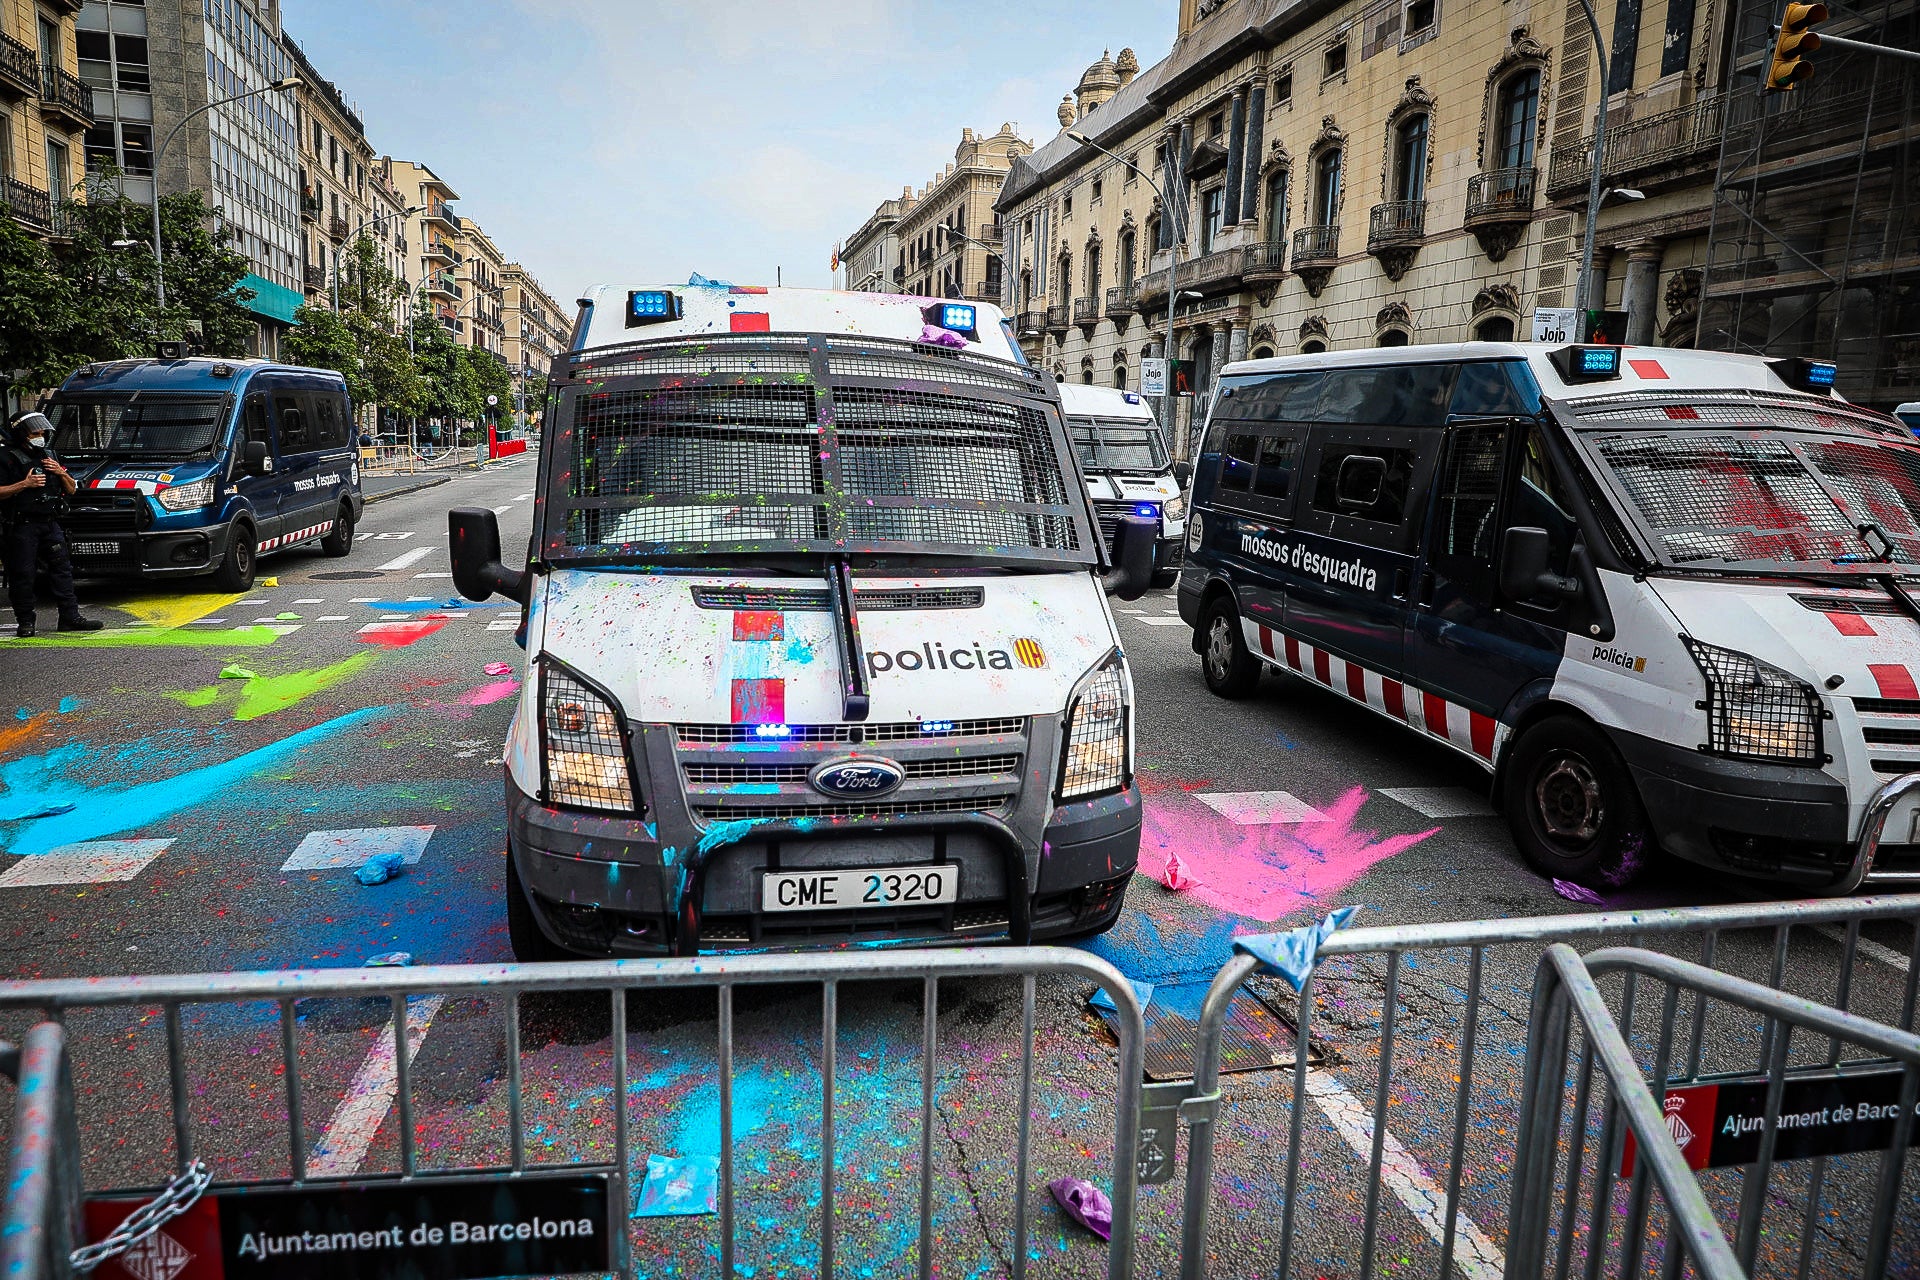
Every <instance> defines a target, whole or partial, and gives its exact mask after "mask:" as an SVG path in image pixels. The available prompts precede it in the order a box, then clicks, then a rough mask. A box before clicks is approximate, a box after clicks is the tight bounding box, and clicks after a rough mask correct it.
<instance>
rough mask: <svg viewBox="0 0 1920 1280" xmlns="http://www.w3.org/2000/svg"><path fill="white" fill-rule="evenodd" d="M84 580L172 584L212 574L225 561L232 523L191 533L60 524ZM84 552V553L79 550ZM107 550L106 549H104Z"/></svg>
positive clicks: (73, 521) (75, 520) (76, 520)
mask: <svg viewBox="0 0 1920 1280" xmlns="http://www.w3.org/2000/svg"><path fill="white" fill-rule="evenodd" d="M60 524H61V528H62V529H63V530H64V531H65V533H66V535H67V544H68V549H69V551H70V552H71V554H72V556H73V571H74V574H75V575H76V576H77V577H83V578H175V577H192V576H193V575H195V574H202V573H211V572H213V571H214V570H215V569H216V568H218V567H219V565H220V562H221V561H222V560H224V559H226V555H227V541H228V539H230V538H231V537H232V536H233V522H232V521H227V522H226V523H224V524H216V525H205V526H202V527H200V528H192V529H140V530H129V529H125V528H121V527H118V526H106V527H94V526H93V524H92V522H90V521H88V520H87V519H86V518H85V517H74V516H69V517H68V518H66V519H63V520H62V521H61V522H60ZM83 548H85V550H83ZM108 548H110V549H108Z"/></svg>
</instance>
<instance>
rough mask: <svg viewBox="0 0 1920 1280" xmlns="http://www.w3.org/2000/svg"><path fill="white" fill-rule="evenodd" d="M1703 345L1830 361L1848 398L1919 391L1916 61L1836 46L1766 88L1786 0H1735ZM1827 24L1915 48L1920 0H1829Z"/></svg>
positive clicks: (1872, 401) (1899, 397)
mask: <svg viewBox="0 0 1920 1280" xmlns="http://www.w3.org/2000/svg"><path fill="white" fill-rule="evenodd" d="M1731 7H1732V11H1733V14H1732V16H1733V25H1732V28H1731V31H1730V41H1729V45H1728V48H1729V50H1730V53H1729V58H1730V66H1729V68H1728V70H1729V72H1730V74H1729V76H1728V78H1727V84H1728V86H1729V89H1730V92H1729V94H1728V95H1727V100H1726V109H1725V110H1724V112H1723V113H1722V123H1721V137H1720V164H1719V170H1718V175H1717V177H1716V179H1715V183H1714V192H1713V210H1712V220H1711V223H1710V225H1709V233H1708V248H1707V263H1706V270H1705V273H1704V278H1703V279H1702V281H1701V297H1700V308H1699V330H1698V340H1697V341H1698V345H1699V346H1702V347H1708V348H1713V349H1716V350H1723V351H1744V352H1750V353H1756V354H1765V355H1767V356H1772V357H1782V356H1803V357H1808V358H1813V359H1823V360H1835V361H1837V362H1838V363H1839V365H1840V375H1839V387H1840V389H1841V391H1842V392H1843V393H1844V394H1845V395H1846V396H1847V397H1848V398H1849V399H1852V400H1856V401H1859V402H1861V403H1865V404H1869V405H1872V406H1874V407H1876V408H1881V409H1891V408H1893V407H1894V406H1895V405H1896V404H1899V403H1901V402H1903V401H1908V400H1916V399H1920V207H1916V206H1917V205H1920V184H1917V183H1916V177H1920V170H1917V169H1916V161H1917V160H1920V130H1917V129H1916V124H1917V123H1920V122H1917V121H1916V116H1915V108H1916V105H1917V104H1916V97H1917V96H1920V68H1916V67H1915V66H1914V65H1913V64H1912V63H1910V62H1905V61H1899V60H1895V59H1892V58H1886V57H1877V56H1873V55H1870V54H1866V53H1860V52H1854V51H1850V50H1841V49H1838V48H1835V47H1833V46H1828V47H1827V48H1824V49H1822V50H1820V51H1819V52H1818V53H1817V54H1815V55H1814V57H1813V61H1814V63H1815V66H1816V72H1815V75H1814V78H1813V79H1812V81H1810V82H1808V83H1807V84H1804V85H1802V86H1800V87H1799V88H1796V89H1794V90H1792V91H1791V92H1775V93H1769V92H1765V91H1763V90H1762V89H1761V88H1760V80H1761V77H1762V75H1763V74H1764V73H1765V70H1766V68H1767V66H1768V64H1769V61H1770V57H1771V51H1772V45H1773V37H1772V35H1771V27H1772V24H1773V23H1775V22H1777V21H1778V20H1779V15H1780V10H1781V0H1734V2H1733V4H1732V6H1731ZM1828 7H1829V8H1830V10H1831V11H1832V17H1831V18H1830V19H1829V20H1828V21H1827V22H1826V23H1825V24H1823V25H1822V27H1821V31H1822V33H1824V34H1831V35H1834V36H1843V37H1849V38H1852V39H1856V40H1864V41H1868V42H1872V43H1875V44H1884V45H1891V46H1894V47H1896V48H1903V49H1910V48H1914V47H1916V37H1917V36H1920V0H1882V3H1879V4H1865V5H1861V6H1859V7H1854V6H1852V5H1848V4H1843V3H1838V2H1836V0H1828Z"/></svg>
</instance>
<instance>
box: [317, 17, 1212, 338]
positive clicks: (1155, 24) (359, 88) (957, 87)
mask: <svg viewBox="0 0 1920 1280" xmlns="http://www.w3.org/2000/svg"><path fill="white" fill-rule="evenodd" d="M1177 11H1178V6H1177V4H1176V3H1175V0H1105V2H1104V3H1097V4H1096V3H1086V2H1085V0H1056V2H1055V3H1051V4H1037V3H1034V2H1033V0H1024V2H1020V0H1015V2H1012V3H1003V2H1002V0H970V2H969V3H948V4H937V3H926V2H924V0H678V2H676V3H657V2H656V0H431V2H428V0H283V3H282V8H281V16H282V23H283V25H284V27H285V29H286V30H287V31H288V32H289V33H291V34H292V36H293V38H294V39H295V40H297V41H298V42H299V43H300V45H301V47H302V48H304V49H305V50H306V51H307V55H308V57H309V58H310V59H312V61H313V64H314V66H315V67H317V68H318V69H319V70H320V73H321V74H322V75H325V76H327V77H328V78H330V79H331V80H332V81H333V82H334V83H335V84H336V85H338V86H339V88H340V92H341V93H342V94H343V95H344V96H345V97H346V99H347V101H348V102H349V103H350V104H352V105H354V106H355V107H356V108H357V109H358V110H359V112H360V115H361V119H362V120H363V122H364V123H365V125H366V129H367V137H368V140H369V141H370V142H371V143H372V145H373V147H374V149H375V152H376V154H385V155H391V156H395V157H397V158H405V159H409V160H417V161H421V162H424V163H425V164H427V165H428V166H430V167H431V168H432V169H433V171H434V172H435V173H437V174H439V175H440V176H441V177H442V178H443V179H445V180H446V181H447V182H449V183H451V184H452V186H453V188H454V190H456V191H458V192H459V193H460V200H459V201H458V202H457V204H456V205H455V208H456V209H457V210H458V211H459V212H460V213H462V214H463V215H465V216H466V217H470V218H473V219H474V220H475V221H477V222H479V224H480V225H481V226H482V227H483V228H485V229H486V231H487V233H488V234H489V235H490V236H491V237H492V238H493V241H494V243H495V244H497V245H498V246H499V247H500V250H501V252H503V253H505V254H506V255H507V257H508V258H509V259H517V260H518V261H520V262H522V263H524V264H525V265H526V266H527V267H528V268H529V269H530V270H532V272H533V273H534V275H535V276H536V277H537V278H539V279H540V280H541V282H542V283H543V284H545V286H546V287H547V289H548V291H549V292H551V293H552V294H553V295H554V297H555V298H556V299H557V300H558V301H559V302H560V303H561V304H562V305H563V306H566V305H569V304H570V303H571V302H572V300H573V299H574V298H575V297H578V296H579V293H580V291H582V290H583V289H585V288H586V286H588V285H589V284H592V283H595V282H599V281H618V282H633V283H641V282H659V283H670V282H673V281H677V280H685V279H686V278H687V275H688V274H689V273H690V272H694V271H698V272H700V273H701V274H703V275H707V276H711V277H714V278H718V279H726V280H731V281H734V282H736V283H743V284H749V283H750V284H772V283H774V280H775V271H776V268H778V269H780V271H781V272H782V278H783V279H784V281H785V283H786V284H788V285H803V286H810V287H826V286H828V285H830V284H831V283H832V273H831V271H830V270H829V267H828V263H829V259H830V255H831V253H832V250H833V246H834V244H835V243H836V242H837V241H841V240H844V239H845V238H846V237H847V236H849V235H851V234H852V233H853V232H854V231H856V230H858V229H859V227H860V225H861V224H862V223H863V222H865V221H866V219H867V217H868V216H869V215H870V214H872V212H873V210H874V207H875V206H876V205H878V204H879V203H880V202H881V201H882V200H884V199H887V198H888V197H890V196H897V195H899V194H900V188H901V187H902V186H904V185H908V184H911V185H912V186H914V187H915V188H919V187H922V186H924V185H926V183H927V182H928V181H929V180H931V179H932V178H933V177H934V176H935V175H936V174H938V173H939V172H940V171H941V170H943V169H944V168H945V167H946V165H947V164H948V163H949V162H950V161H952V159H953V152H954V148H955V147H956V146H957V145H959V141H960V130H961V128H962V127H963V126H965V127H970V128H972V129H973V130H974V131H975V132H977V133H992V132H993V131H994V130H996V129H998V128H999V127H1000V125H1001V124H1002V123H1004V122H1009V121H1011V122H1013V123H1014V124H1015V125H1016V127H1017V128H1018V130H1019V132H1020V135H1021V136H1022V137H1024V138H1027V139H1028V140H1030V141H1032V142H1033V143H1034V144H1035V145H1039V144H1040V143H1042V142H1044V141H1046V140H1047V139H1048V138H1051V137H1053V136H1054V135H1055V134H1056V133H1057V132H1058V131H1059V127H1060V125H1059V120H1058V119H1057V118H1056V117H1055V114H1054V113H1055V110H1056V109H1057V107H1058V106H1059V103H1060V98H1061V95H1062V94H1064V93H1067V92H1069V91H1070V90H1071V89H1072V88H1073V86H1074V85H1075V84H1076V83H1077V82H1078V81H1079V78H1080V74H1081V72H1082V71H1084V70H1085V69H1086V67H1087V66H1088V65H1089V64H1090V63H1092V62H1093V61H1094V60H1096V59H1097V58H1099V56H1100V54H1101V52H1102V51H1103V50H1111V51H1112V52H1114V53H1115V54H1117V53H1118V52H1119V51H1120V49H1121V48H1122V47H1123V46H1130V47H1132V48H1133V49H1134V51H1135V53H1136V54H1137V55H1138V57H1139V59H1140V64H1141V66H1143V67H1146V66H1151V65H1152V64H1153V63H1154V62H1156V61H1158V60H1159V59H1160V58H1161V57H1163V56H1164V55H1165V53H1166V51H1167V49H1168V47H1169V46H1170V45H1171V44H1172V41H1173V35H1174V28H1175V22H1176V15H1177Z"/></svg>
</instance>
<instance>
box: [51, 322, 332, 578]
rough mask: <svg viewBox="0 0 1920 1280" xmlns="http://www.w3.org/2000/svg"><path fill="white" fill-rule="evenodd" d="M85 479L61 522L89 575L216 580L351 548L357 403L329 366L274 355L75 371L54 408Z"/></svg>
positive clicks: (59, 432)
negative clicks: (263, 561)
mask: <svg viewBox="0 0 1920 1280" xmlns="http://www.w3.org/2000/svg"><path fill="white" fill-rule="evenodd" d="M46 413H47V417H48V418H49V419H51V420H52V422H53V428H54V434H53V447H54V450H55V451H56V452H58V453H59V454H60V456H61V457H62V458H64V459H65V460H66V463H67V467H68V469H69V470H70V471H71V472H72V473H73V477H74V479H75V481H76V482H77V483H78V485H79V491H78V492H77V493H75V495H74V497H73V502H72V509H71V511H70V513H69V514H68V515H67V516H66V517H64V518H63V519H62V522H61V523H62V524H63V525H64V527H65V529H66V532H67V540H68V542H69V543H70V544H71V546H72V551H73V566H74V572H75V573H76V574H78V575H80V576H82V577H94V578H104V577H141V578H171V577H194V576H197V575H202V574H212V575H213V578H214V583H215V585H216V586H217V587H218V588H219V589H220V590H222V591H245V590H247V589H248V588H249V587H251V586H252V585H253V575H254V569H255V566H256V565H257V564H258V563H259V560H260V557H261V556H263V555H267V554H270V553H273V552H278V551H285V550H287V549H288V548H290V547H296V546H300V545H302V544H305V543H310V542H315V541H318V542H319V544H320V547H321V549H322V550H323V551H325V552H326V554H328V555H330V556H344V555H346V554H347V552H348V551H350V550H351V549H352V547H353V528H354V524H355V522H356V521H358V519H359V518H360V512H361V509H362V506H363V505H364V499H363V498H362V497H361V493H360V463H359V453H358V450H357V449H356V447H355V444H356V441H355V436H356V432H355V431H354V427H353V406H352V404H351V402H350V401H349V399H348V396H347V385H346V381H345V379H343V378H342V377H341V376H340V375H339V374H338V373H335V372H333V371H331V370H328V369H303V368H299V367H297V366H293V365H282V364H274V363H272V362H270V361H266V360H213V359H203V358H191V359H180V360H119V361H113V362H111V363H104V364H90V365H84V366H82V367H81V368H80V369H77V370H75V371H74V373H73V375H72V376H71V377H69V378H68V379H67V380H66V382H65V383H64V384H62V385H61V387H60V389H59V391H57V392H55V393H54V396H53V400H52V402H51V403H50V404H49V405H48V406H47V409H46Z"/></svg>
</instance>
